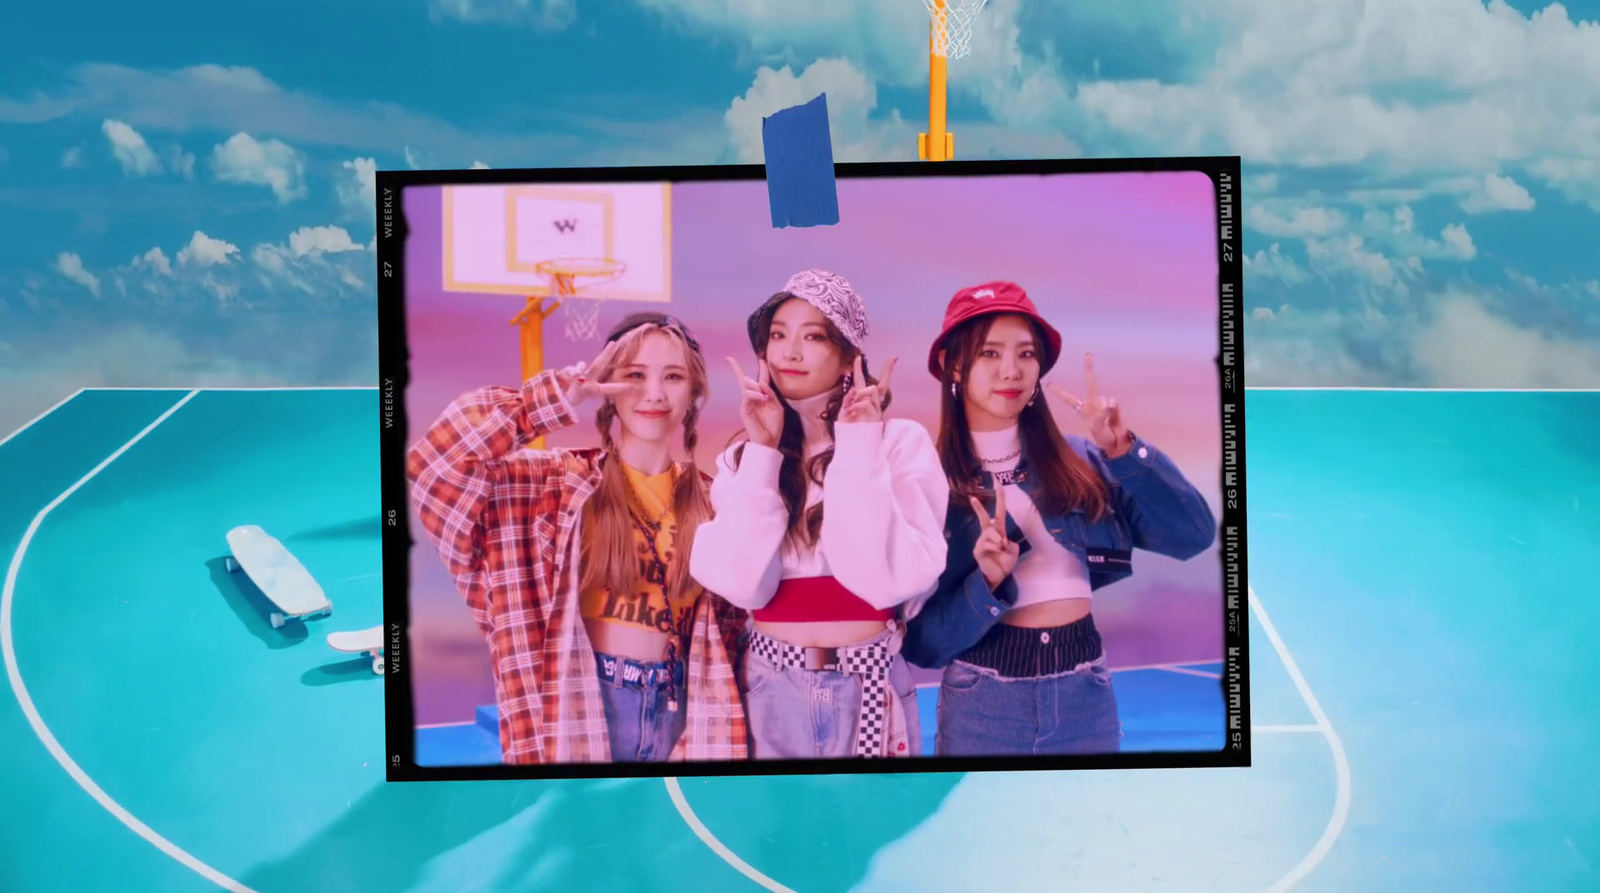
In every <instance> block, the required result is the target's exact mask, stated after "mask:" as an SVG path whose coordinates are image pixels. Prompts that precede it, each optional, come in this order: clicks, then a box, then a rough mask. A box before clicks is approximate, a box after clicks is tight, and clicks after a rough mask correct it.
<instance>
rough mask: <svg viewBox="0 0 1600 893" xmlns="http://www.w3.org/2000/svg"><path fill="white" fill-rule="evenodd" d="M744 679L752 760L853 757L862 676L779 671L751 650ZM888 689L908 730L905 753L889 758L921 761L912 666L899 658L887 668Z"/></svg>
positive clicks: (887, 633) (791, 669) (885, 636)
mask: <svg viewBox="0 0 1600 893" xmlns="http://www.w3.org/2000/svg"><path fill="white" fill-rule="evenodd" d="M892 634H893V633H892V632H890V631H888V630H886V631H884V633H883V634H882V635H881V636H878V637H875V638H873V639H869V640H868V642H877V641H880V640H887V639H888V638H889V637H890V636H891V635H892ZM862 644H866V643H862ZM745 680H746V685H747V689H746V694H745V705H746V706H745V712H746V716H747V718H748V720H749V727H750V756H751V758H752V759H758V760H804V759H842V758H853V757H854V756H855V741H856V721H857V718H858V717H859V716H860V715H861V679H860V677H857V676H851V675H849V674H846V673H840V672H838V671H835V670H816V671H812V670H804V669H801V668H799V667H780V666H776V665H774V664H773V663H772V662H771V661H769V660H767V659H766V658H764V657H762V656H760V655H758V654H756V653H755V650H754V649H751V650H748V651H746V652H745ZM889 690H890V692H891V694H890V697H897V698H899V699H900V704H901V706H902V708H903V712H904V714H905V721H906V726H907V728H906V742H907V744H906V748H907V749H906V750H905V751H903V752H901V753H897V754H891V756H901V757H904V756H917V755H918V753H919V751H920V750H921V748H920V747H919V745H920V743H921V741H922V731H921V728H922V724H921V722H920V721H919V718H918V716H917V686H916V683H915V682H914V681H913V680H912V678H911V668H910V666H908V665H907V664H906V662H905V659H904V658H902V657H901V656H900V655H898V654H896V655H895V657H894V662H893V663H892V664H891V665H890V667H889ZM892 706H893V704H892V703H891V704H889V705H886V707H890V708H892Z"/></svg>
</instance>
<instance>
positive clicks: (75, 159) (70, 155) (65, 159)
mask: <svg viewBox="0 0 1600 893" xmlns="http://www.w3.org/2000/svg"><path fill="white" fill-rule="evenodd" d="M59 164H60V166H61V167H62V169H63V170H71V169H72V168H76V167H83V147H82V146H71V147H69V148H68V149H67V150H66V151H65V152H62V153H61V161H60V162H59Z"/></svg>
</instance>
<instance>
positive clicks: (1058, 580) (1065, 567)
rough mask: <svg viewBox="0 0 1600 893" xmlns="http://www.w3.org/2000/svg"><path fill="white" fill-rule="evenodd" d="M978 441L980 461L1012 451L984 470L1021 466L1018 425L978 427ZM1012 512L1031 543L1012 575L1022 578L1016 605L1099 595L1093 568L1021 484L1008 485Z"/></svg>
mask: <svg viewBox="0 0 1600 893" xmlns="http://www.w3.org/2000/svg"><path fill="white" fill-rule="evenodd" d="M972 446H973V449H974V450H976V451H977V454H978V458H979V460H980V461H982V460H985V459H1000V458H1002V457H1006V456H1010V457H1011V458H1009V459H1006V461H1004V462H983V470H984V471H990V472H994V471H1010V470H1011V469H1013V468H1016V467H1017V463H1018V461H1019V457H1020V453H1019V450H1020V449H1021V446H1022V437H1021V434H1020V433H1019V432H1018V431H1017V428H1016V427H1015V426H1012V427H1010V428H1007V429H1005V430H1003V431H973V432H972ZM1013 454H1017V455H1013ZM1006 513H1007V514H1008V515H1010V516H1011V518H1012V520H1014V521H1016V523H1017V526H1018V527H1020V528H1022V533H1023V535H1024V536H1026V537H1027V538H1028V545H1029V546H1030V548H1029V550H1028V551H1027V552H1026V553H1025V554H1023V556H1022V558H1021V559H1020V560H1019V561H1018V562H1017V566H1016V568H1015V569H1013V570H1012V572H1011V579H1013V580H1015V581H1016V584H1017V601H1016V604H1015V605H1013V606H1012V607H1013V609H1015V608H1021V607H1023V606H1025V605H1036V604H1039V603H1041V602H1052V601H1060V600H1062V599H1069V598H1093V597H1094V596H1093V593H1092V591H1091V590H1090V588H1089V571H1088V569H1087V568H1085V567H1084V566H1083V562H1081V561H1079V560H1078V557H1077V556H1076V555H1074V554H1072V553H1071V552H1069V551H1067V550H1066V549H1065V548H1063V547H1062V546H1061V544H1060V543H1057V542H1056V540H1055V537H1053V536H1051V535H1050V531H1049V530H1048V529H1047V528H1046V527H1045V526H1044V519H1043V518H1041V517H1040V516H1039V510H1038V509H1037V508H1035V507H1034V505H1033V500H1031V499H1029V498H1028V494H1027V493H1026V492H1025V491H1024V490H1023V489H1022V488H1021V487H1019V486H1017V485H1016V484H1007V485H1006Z"/></svg>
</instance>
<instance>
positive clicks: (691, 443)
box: [580, 323, 711, 604]
mask: <svg viewBox="0 0 1600 893" xmlns="http://www.w3.org/2000/svg"><path fill="white" fill-rule="evenodd" d="M652 332H661V333H663V334H665V335H667V336H668V337H670V338H672V339H673V341H675V342H676V343H677V344H678V346H679V347H680V348H682V349H683V361H684V366H686V367H687V368H688V370H689V386H690V394H689V413H688V415H686V416H684V419H683V448H684V451H685V453H687V458H686V459H685V462H684V468H683V471H682V473H681V474H679V475H678V479H677V483H676V484H675V485H674V487H673V492H672V515H673V518H674V519H675V520H676V525H677V531H676V532H675V533H674V535H673V537H672V548H671V549H670V550H669V551H668V553H667V554H665V555H662V556H661V557H662V559H663V560H665V561H666V562H667V585H666V590H667V597H668V599H669V604H670V603H671V602H670V600H671V599H673V598H674V597H676V596H677V595H679V594H680V593H683V592H686V591H688V590H689V589H690V588H691V587H693V586H696V585H697V584H696V583H695V582H694V580H693V579H692V578H691V577H690V576H689V550H690V548H691V547H692V546H693V545H694V534H695V530H696V529H697V528H698V527H699V526H700V524H701V522H703V521H705V520H707V519H709V518H710V517H711V496H710V493H709V492H708V491H707V488H706V483H705V481H704V480H702V478H701V476H700V470H699V468H698V467H697V466H696V465H695V458H694V452H695V446H696V445H697V444H698V443H699V434H698V432H697V431H696V430H695V428H696V424H697V423H698V422H699V419H700V407H701V405H702V404H703V403H704V401H705V398H706V395H707V394H708V393H709V391H710V383H709V381H708V379H707V376H706V365H705V358H704V357H703V356H701V354H700V351H699V350H698V349H697V348H696V347H694V346H692V345H691V339H690V338H689V337H688V336H687V335H686V334H685V333H684V332H683V331H682V330H681V329H679V328H678V327H677V326H675V325H670V324H668V325H658V324H654V323H650V324H645V325H641V326H639V327H638V328H636V329H634V330H633V331H630V332H628V333H627V334H626V335H624V336H623V337H622V339H621V341H620V343H619V344H618V345H617V351H616V353H615V354H614V355H613V357H612V361H611V363H610V364H609V365H608V366H607V367H605V368H600V369H594V370H592V374H593V375H594V376H595V380H597V381H610V380H611V378H612V376H613V375H615V374H616V371H617V369H618V368H620V367H622V366H626V365H627V364H629V363H631V362H633V359H634V357H636V356H638V354H639V347H640V345H641V344H642V343H643V341H644V339H645V338H646V337H647V336H648V335H649V334H650V333H652ZM616 418H617V407H616V404H614V403H612V402H611V400H610V399H607V400H606V401H605V402H604V403H602V404H601V406H600V409H599V410H598V411H597V412H596V413H595V417H594V424H595V428H596V429H598V430H599V432H600V445H601V447H602V448H603V449H604V450H605V456H604V458H603V459H602V460H601V465H600V486H599V487H598V488H597V489H596V490H595V493H594V495H593V496H592V497H590V498H589V501H588V503H587V504H586V505H585V506H584V519H583V520H584V529H585V531H587V533H586V535H585V536H584V538H583V546H582V552H581V558H580V560H581V568H582V573H581V576H580V579H581V580H582V588H583V591H588V590H590V589H594V588H599V587H603V588H604V589H606V590H607V591H610V592H622V593H631V592H633V591H634V590H635V589H636V588H637V587H638V585H639V552H638V549H637V547H636V546H635V545H634V538H633V535H634V524H633V520H632V518H631V508H630V506H631V503H630V500H629V498H628V497H629V493H628V490H629V486H630V485H629V483H628V478H627V475H626V473H625V472H624V470H623V467H622V458H621V456H619V455H618V454H617V443H616V441H615V440H614V439H613V438H612V436H611V424H612V422H614V421H616Z"/></svg>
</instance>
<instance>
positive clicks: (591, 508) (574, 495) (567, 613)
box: [407, 313, 746, 763]
mask: <svg viewBox="0 0 1600 893" xmlns="http://www.w3.org/2000/svg"><path fill="white" fill-rule="evenodd" d="M707 392H708V386H707V381H706V372H705V364H704V360H703V358H702V356H701V353H700V346H699V344H698V343H697V342H696V341H695V339H694V337H693V336H692V335H691V334H690V333H689V331H688V330H687V328H685V327H684V326H683V324H682V323H681V322H679V321H678V320H676V319H674V318H672V317H669V316H666V315H664V314H660V313H636V314H633V315H631V316H629V317H628V318H627V319H625V320H623V321H622V322H621V323H620V324H618V325H617V327H616V328H615V329H613V330H612V331H611V333H610V334H609V335H608V337H607V338H606V346H605V348H604V349H603V350H602V351H601V352H600V354H599V356H598V357H596V358H595V361H594V363H593V364H592V366H589V365H585V364H583V363H579V364H578V365H576V366H572V367H569V368H567V369H562V370H559V371H552V370H546V371H543V372H540V373H539V374H537V375H535V376H534V377H532V378H530V379H529V380H528V381H526V382H524V383H523V385H522V387H521V388H519V389H515V390H513V389H510V388H503V387H488V388H482V389H479V390H476V391H472V392H470V393H467V394H465V395H463V396H461V397H459V398H457V399H456V400H455V401H454V402H453V403H451V404H450V406H449V407H448V408H447V409H446V410H445V411H444V413H443V414H442V415H441V416H440V417H439V419H438V420H437V421H436V422H435V423H434V424H433V425H432V427H430V428H429V429H428V430H427V431H426V432H425V433H424V434H423V436H422V437H421V438H420V439H418V440H417V442H416V443H415V444H414V445H413V446H412V448H411V450H410V453H409V455H408V457H407V459H408V461H407V472H408V475H409V477H410V479H411V482H412V496H413V499H414V500H415V502H416V505H417V510H418V513H419V515H420V516H421V520H422V527H423V530H424V531H425V533H426V535H427V537H428V539H429V540H430V541H431V542H432V543H433V544H434V546H435V547H436V548H437V549H438V550H439V554H440V556H441V557H442V558H443V560H444V563H445V566H446V567H447V568H448V569H449V571H450V573H451V575H452V576H454V578H455V580H456V584H457V586H458V587H459V588H460V590H461V592H462V594H463V595H464V596H465V598H466V600H467V604H468V605H469V606H470V607H471V609H472V612H473V615H474V617H475V618H476V619H477V621H478V625H479V627H480V628H481V629H482V630H483V633H484V636H485V638H486V639H487V640H488V644H489V651H490V654H491V656H492V658H493V660H494V666H495V696H496V699H497V701H498V702H499V708H500V746H501V752H502V755H503V759H504V760H505V762H507V763H549V762H556V763H566V762H597V761H606V760H612V761H617V762H632V761H652V760H667V759H689V760H736V759H743V758H745V756H746V744H745V722H744V712H743V709H742V706H741V703H740V696H739V692H738V689H737V686H736V683H735V674H734V663H733V662H734V660H735V659H736V658H737V656H738V652H739V649H740V648H741V638H742V631H743V627H744V624H745V619H746V618H745V615H744V612H743V611H740V610H738V609H736V608H734V607H732V606H731V605H729V604H727V603H726V602H723V601H722V600H721V599H718V598H716V597H715V596H713V595H711V594H710V593H707V592H706V591H705V590H704V589H703V588H702V587H701V586H700V585H699V584H697V583H696V582H695V581H694V580H693V579H692V578H690V576H689V573H688V561H687V560H685V559H684V558H683V556H686V555H687V554H688V549H689V547H690V545H691V543H692V542H693V541H694V538H695V535H696V532H697V530H698V529H699V528H700V527H701V526H702V525H703V524H704V523H705V521H706V520H707V519H708V518H709V517H710V514H711V503H710V499H709V495H708V492H707V487H708V485H709V483H710V479H709V477H708V476H706V475H704V474H703V473H701V472H700V471H699V469H697V468H696V467H695V464H694V449H695V443H696V439H697V434H696V422H697V420H698V417H699V414H700V410H701V408H702V407H703V405H704V402H705V399H706V396H707ZM594 400H597V401H598V402H599V407H598V409H597V411H596V413H595V417H594V418H595V427H596V428H598V429H599V432H600V439H601V447H600V448H599V449H570V450H560V449H557V450H533V449H528V448H525V446H524V445H525V444H527V443H528V442H529V441H531V440H533V439H534V438H536V437H539V436H541V435H544V434H548V433H550V432H552V431H556V430H559V429H561V428H565V427H567V426H569V425H572V424H575V423H576V422H577V409H576V407H578V406H580V405H583V404H585V403H587V402H589V401H594ZM680 439H681V443H682V446H683V449H684V454H685V456H686V458H685V459H684V460H683V461H674V460H673V458H672V452H673V447H674V444H675V442H677V441H679V440H680Z"/></svg>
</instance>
